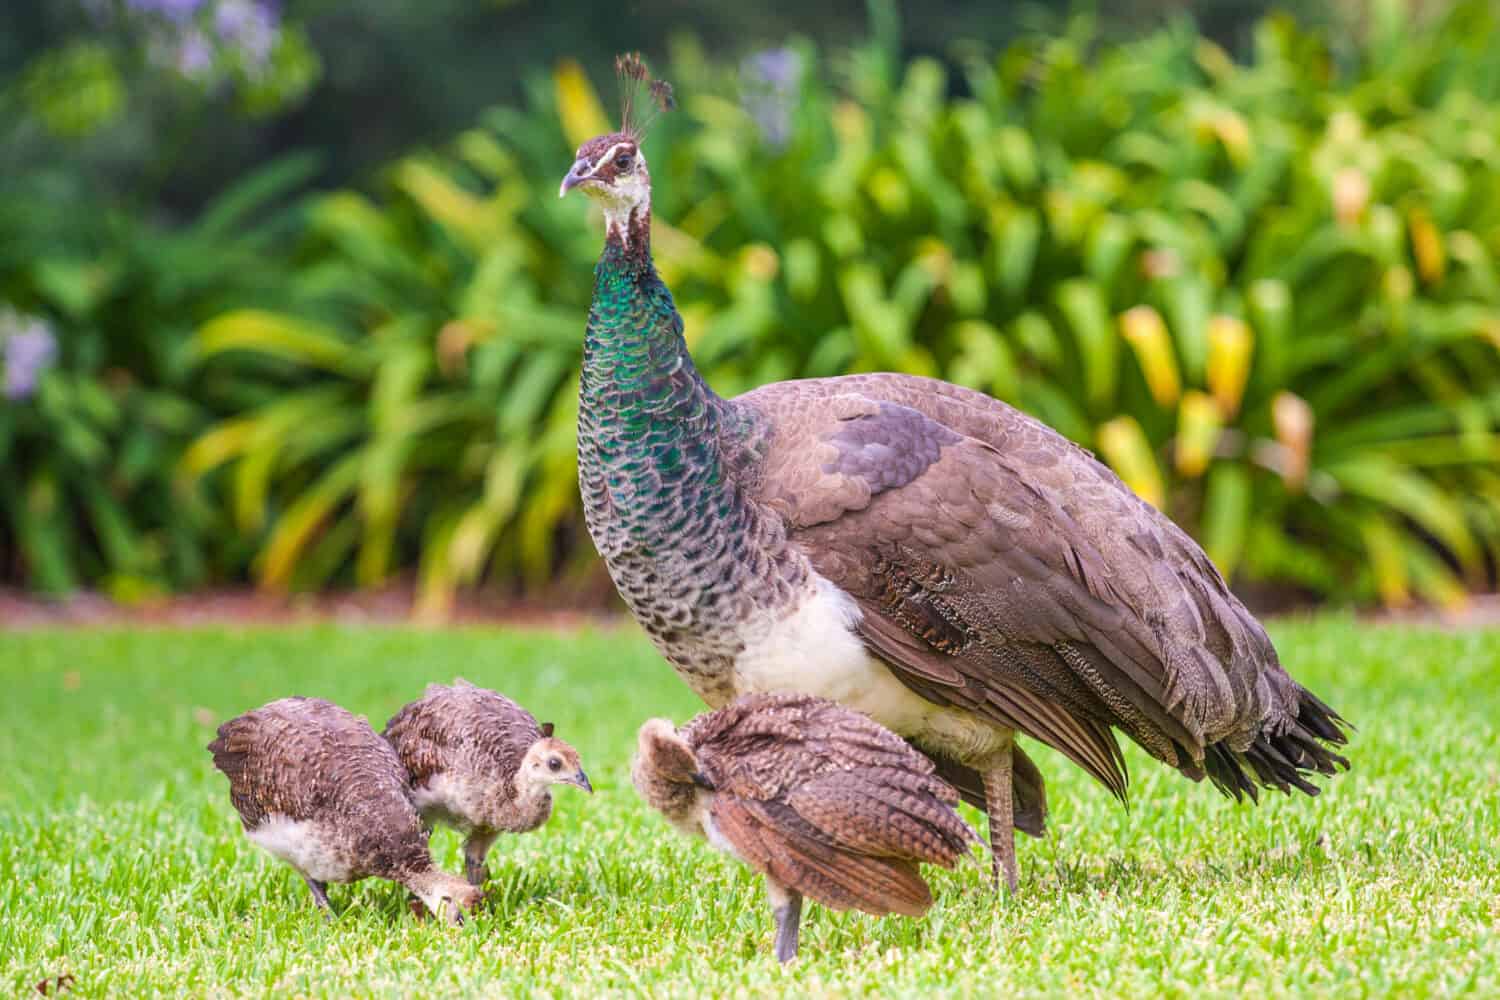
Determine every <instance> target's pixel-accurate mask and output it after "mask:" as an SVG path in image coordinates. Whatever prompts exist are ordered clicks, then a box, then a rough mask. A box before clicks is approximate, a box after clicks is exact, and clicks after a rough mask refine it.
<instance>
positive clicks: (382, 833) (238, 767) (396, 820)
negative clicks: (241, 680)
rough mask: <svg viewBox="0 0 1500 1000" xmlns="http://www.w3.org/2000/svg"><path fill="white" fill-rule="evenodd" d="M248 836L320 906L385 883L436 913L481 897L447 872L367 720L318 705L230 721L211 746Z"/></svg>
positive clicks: (402, 773) (309, 702)
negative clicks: (339, 894) (345, 888)
mask: <svg viewBox="0 0 1500 1000" xmlns="http://www.w3.org/2000/svg"><path fill="white" fill-rule="evenodd" d="M208 750H209V752H210V753H212V754H213V759H214V766H215V767H217V768H218V769H219V770H220V771H221V772H223V774H224V776H225V777H226V778H228V779H229V797H230V801H231V802H232V803H233V804H234V807H235V810H236V811H237V812H238V813H239V814H240V821H241V823H242V824H243V825H244V828H245V832H246V834H247V835H248V836H249V837H250V839H251V840H253V841H255V842H256V843H258V844H260V845H261V846H263V847H265V848H266V849H267V850H268V851H269V852H270V853H272V854H274V855H275V856H277V857H279V858H281V859H282V860H284V861H287V862H288V863H290V864H292V865H293V866H294V867H296V868H297V869H298V871H299V872H301V874H302V875H303V877H304V878H306V879H307V881H308V884H309V886H310V887H312V890H313V893H314V896H315V898H316V899H317V900H318V902H319V903H320V905H323V906H325V907H326V906H327V905H328V903H327V897H326V895H324V890H323V883H325V882H330V881H332V882H353V881H357V880H359V879H362V878H366V877H370V876H376V877H380V878H387V879H391V880H393V881H397V882H400V883H402V884H403V885H405V886H407V887H408V888H409V889H411V890H412V892H413V893H415V894H416V895H417V897H418V898H419V899H420V900H421V901H422V902H423V903H425V904H426V905H427V906H428V907H429V908H430V909H433V910H434V911H449V915H450V916H451V917H453V918H454V919H456V918H457V910H454V909H452V906H450V904H452V905H453V906H457V907H460V908H463V909H469V908H472V907H473V906H474V905H475V904H476V903H477V902H478V900H479V896H478V894H477V891H475V890H473V889H472V888H471V887H469V886H467V885H465V884H464V883H462V882H461V881H460V880H458V879H456V878H454V877H452V876H450V875H447V874H445V873H443V872H440V871H437V870H436V869H434V868H433V866H432V858H431V856H430V855H429V854H428V852H427V838H426V836H425V834H424V833H423V830H422V825H421V822H420V820H419V819H418V817H417V811H416V808H415V806H414V805H413V804H412V801H411V798H410V795H409V792H408V789H407V782H406V770H405V768H403V767H402V765H401V761H400V759H399V758H398V757H397V756H396V753H395V751H393V750H392V749H391V747H390V745H389V744H387V743H386V742H385V740H383V739H381V738H380V737H379V736H378V735H377V734H376V733H375V731H374V730H373V729H371V728H370V724H369V723H368V722H366V721H365V720H364V719H362V718H360V717H358V716H356V715H353V714H351V713H350V712H348V711H346V710H344V709H342V708H340V707H339V706H337V705H335V704H333V703H331V702H328V701H323V700H322V699H318V698H302V697H294V698H283V699H281V700H279V701H273V702H271V703H269V704H267V705H264V706H262V707H260V708H257V709H255V710H253V711H250V712H246V713H245V714H244V715H241V716H238V717H237V718H234V719H230V720H229V721H228V722H225V723H224V724H223V725H222V726H220V727H219V731H218V738H217V739H215V740H214V741H213V742H212V743H210V744H209V745H208Z"/></svg>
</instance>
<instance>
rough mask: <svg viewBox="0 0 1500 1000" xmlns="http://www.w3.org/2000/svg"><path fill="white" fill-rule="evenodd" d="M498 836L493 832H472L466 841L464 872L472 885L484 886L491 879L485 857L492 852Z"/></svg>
mask: <svg viewBox="0 0 1500 1000" xmlns="http://www.w3.org/2000/svg"><path fill="white" fill-rule="evenodd" d="M496 836H497V835H496V834H493V833H471V834H469V839H468V840H466V841H464V874H465V875H466V876H467V877H468V879H469V884H470V885H475V886H479V887H480V888H484V883H485V882H486V881H487V880H488V879H489V877H490V871H489V869H488V868H486V867H485V864H484V859H485V856H486V855H488V854H489V853H490V847H491V845H493V844H494V843H495V837H496Z"/></svg>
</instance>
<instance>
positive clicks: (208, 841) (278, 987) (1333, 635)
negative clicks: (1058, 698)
mask: <svg viewBox="0 0 1500 1000" xmlns="http://www.w3.org/2000/svg"><path fill="white" fill-rule="evenodd" d="M1273 632H1274V635H1275V638H1276V639H1277V642H1278V646H1279V648H1280V649H1281V651H1282V656H1283V658H1284V660H1285V661H1286V662H1287V663H1288V664H1289V665H1290V666H1291V668H1292V670H1293V672H1294V673H1295V674H1296V675H1297V676H1298V677H1299V678H1301V679H1302V680H1303V681H1305V682H1306V683H1307V684H1308V685H1309V686H1311V687H1312V688H1313V689H1314V690H1315V691H1317V692H1318V694H1320V695H1321V696H1322V697H1323V698H1324V699H1325V700H1327V701H1328V702H1330V703H1331V704H1333V705H1334V706H1335V707H1337V708H1338V709H1339V710H1341V711H1342V712H1343V713H1344V714H1345V715H1346V716H1347V717H1348V718H1349V719H1350V720H1351V721H1352V722H1354V723H1355V724H1356V725H1357V726H1358V732H1357V733H1356V734H1355V739H1354V743H1353V745H1352V747H1351V748H1350V753H1349V755H1350V757H1351V758H1352V760H1353V762H1354V768H1353V770H1352V771H1351V772H1349V773H1348V774H1346V775H1343V776H1341V777H1339V778H1337V779H1335V780H1334V781H1333V782H1332V783H1331V785H1329V787H1328V790H1327V791H1326V792H1325V793H1324V794H1323V795H1322V796H1320V797H1319V798H1317V799H1307V798H1305V797H1300V796H1299V797H1297V798H1295V799H1290V798H1284V797H1282V796H1280V795H1276V794H1270V795H1268V796H1266V797H1265V798H1264V799H1263V801H1262V803H1261V805H1260V806H1259V807H1258V808H1251V807H1249V806H1248V805H1239V806H1236V805H1235V804H1233V803H1231V802H1228V801H1226V800H1224V799H1222V798H1221V797H1220V796H1219V795H1217V794H1216V793H1215V792H1214V791H1213V789H1212V788H1211V787H1209V786H1207V785H1202V786H1195V785H1193V784H1192V783H1191V782H1189V781H1187V780H1185V779H1183V778H1181V777H1180V776H1178V775H1176V774H1175V772H1170V771H1167V770H1166V769H1164V768H1162V767H1161V766H1159V765H1157V764H1155V763H1154V762H1152V761H1150V760H1149V759H1147V758H1146V757H1145V755H1144V754H1141V753H1138V752H1134V748H1130V750H1128V751H1127V755H1128V757H1129V762H1130V765H1131V771H1132V774H1133V777H1134V785H1133V789H1132V791H1133V796H1132V803H1131V806H1130V808H1129V809H1128V810H1127V809H1124V808H1121V807H1120V806H1119V805H1118V804H1117V803H1116V802H1115V801H1114V800H1112V799H1111V798H1110V797H1109V796H1108V794H1107V793H1106V792H1105V791H1104V790H1103V789H1102V788H1100V787H1099V786H1097V785H1095V784H1093V783H1092V782H1091V781H1090V780H1089V779H1088V778H1086V777H1085V776H1084V775H1083V774H1082V772H1080V771H1078V770H1077V769H1076V768H1074V767H1072V766H1071V765H1069V764H1067V763H1066V762H1065V761H1063V760H1062V759H1061V758H1060V757H1058V756H1056V755H1054V754H1051V753H1049V752H1042V751H1038V752H1037V759H1038V762H1039V763H1040V764H1041V765H1042V768H1043V770H1044V772H1045V773H1046V775H1047V778H1048V783H1049V797H1050V800H1051V804H1052V816H1051V823H1050V831H1049V835H1048V837H1047V839H1046V840H1043V841H1033V840H1030V839H1027V838H1022V840H1021V843H1020V844H1019V847H1020V852H1021V864H1022V884H1021V893H1020V895H1019V897H1018V898H1016V899H1006V898H1003V897H1002V898H997V897H995V896H993V895H992V894H991V893H990V892H989V890H988V888H987V875H986V867H987V866H986V865H984V864H981V863H979V862H980V857H979V855H978V854H977V853H976V855H975V863H974V864H972V865H968V866H965V867H963V868H961V869H960V870H959V871H957V872H953V873H947V872H941V871H938V872H935V873H934V875H935V877H934V888H935V890H936V894H937V897H938V901H937V904H936V906H934V907H933V909H932V911H931V912H930V913H929V915H928V916H927V918H926V919H924V920H920V921H909V920H901V919H898V918H892V919H885V920H877V919H874V918H870V917H866V916H864V915H861V914H833V913H829V912H827V911H824V910H821V909H819V908H817V907H812V908H811V910H810V913H809V914H808V918H807V920H806V922H805V926H804V931H803V955H802V958H801V959H799V961H798V962H797V963H795V964H794V965H793V966H791V967H790V968H788V969H781V968H779V967H778V966H777V965H776V963H775V962H774V961H773V959H772V958H771V956H770V945H771V922H770V916H769V913H768V911H767V909H766V907H765V905H764V901H763V898H762V896H761V893H760V887H759V880H758V879H755V878H752V877H751V876H750V874H749V873H747V872H746V871H744V870H743V869H741V868H739V867H737V866H735V865H734V864H732V863H731V862H729V861H727V860H726V859H723V858H721V857H719V856H717V855H715V854H713V853H711V852H710V851H709V850H708V849H707V848H706V847H705V846H703V845H702V844H700V843H695V842H690V841H687V840H685V839H682V838H680V837H678V836H676V835H675V834H671V833H670V832H669V831H668V829H667V827H666V826H665V824H664V823H663V822H661V821H660V819H659V818H658V817H656V816H655V815H653V814H650V813H648V812H647V811H646V810H645V808H644V807H643V806H642V804H641V803H640V802H639V800H638V799H637V798H636V796H635V793H634V791H633V790H632V789H631V787H630V782H629V774H628V763H629V756H630V753H631V749H632V747H633V743H634V733H635V730H636V727H637V726H638V725H639V724H640V722H641V721H642V720H644V719H646V718H647V717H649V716H652V715H668V716H671V717H673V718H675V719H677V720H679V721H680V720H682V719H684V718H686V717H687V716H689V715H690V714H692V713H693V712H695V711H696V710H697V709H698V708H699V706H698V705H697V703H696V702H695V700H694V698H693V697H692V695H691V694H690V693H689V692H688V691H687V689H686V687H684V686H683V685H682V684H681V683H680V682H679V681H678V680H677V679H676V677H674V676H673V675H672V673H671V672H670V670H669V669H668V668H667V667H666V665H665V664H664V663H663V662H662V661H661V660H660V659H659V658H658V657H657V656H656V655H655V654H654V652H653V651H652V650H651V649H650V647H649V645H648V644H647V643H646V642H645V640H644V639H642V638H641V637H640V635H639V633H638V632H636V631H635V630H634V629H633V628H625V627H621V628H619V629H609V628H602V629H594V630H587V631H582V632H578V633H571V634H564V633H549V632H542V631H529V632H522V631H502V630H493V629H465V630H456V631H447V632H433V631H419V630H412V629H394V628H344V627H335V626H324V627H315V628H298V629H289V630H248V631H246V630H202V631H166V630H163V631H83V632H77V631H72V632H63V631H39V632H22V633H12V634H6V635H0V690H3V691H4V695H3V697H0V776H3V777H0V991H3V992H9V993H13V994H19V993H22V992H25V991H29V990H31V989H32V988H33V986H34V984H36V983H38V982H39V981H40V980H43V979H44V978H50V977H56V976H59V975H63V974H68V975H71V976H72V977H73V980H72V982H73V988H72V993H73V994H74V995H79V996H86V995H102V994H112V995H121V994H130V995H140V994H145V993H167V994H171V995H174V996H178V995H204V994H209V993H212V994H215V995H224V994H245V993H264V992H268V991H274V992H276V993H278V994H291V993H301V994H312V995H319V996H322V995H351V994H359V995H368V994H380V995H416V996H437V995H473V994H487V995H494V996H515V995H527V994H549V995H550V994H577V995H584V996H597V995H601V994H605V993H647V992H649V993H651V994H652V995H682V996H699V995H725V994H739V995H752V994H753V995H762V994H786V995H796V996H805V995H809V994H812V995H830V994H834V995H854V994H861V995H862V994H867V993H877V994H888V995H919V994H928V993H932V992H939V991H941V992H952V993H962V994H971V995H998V996H1004V995H1013V994H1021V995H1037V994H1054V995H1056V994H1073V995H1076V994H1079V993H1084V994H1095V995H1100V996H1117V995H1141V996H1145V995H1161V994H1168V995H1173V994H1175V995H1186V994H1192V995H1194V996H1198V995H1223V996H1239V995H1247V996H1258V995H1272V996H1274V995H1291V994H1299V995H1300V994H1304V993H1313V994H1325V995H1332V994H1338V995H1369V994H1377V995H1379V994H1388V993H1391V992H1399V993H1403V994H1407V995H1411V994H1445V995H1446V994H1458V993H1463V992H1470V993H1473V994H1476V995H1488V996H1496V995H1500V945H1497V943H1496V938H1497V934H1496V925H1497V923H1500V738H1497V722H1496V720H1500V632H1488V633H1485V632H1470V633H1452V634H1449V633H1441V632H1436V631H1418V630H1398V629H1395V628H1373V627H1370V626H1367V625H1363V624H1360V623H1356V622H1353V621H1351V620H1347V619H1341V618H1336V619H1319V620H1314V621H1309V622H1286V623H1279V624H1278V625H1277V626H1276V627H1275V628H1274V629H1273ZM455 675H462V676H465V677H468V678H469V679H471V680H473V681H475V682H477V683H481V684H486V685H491V686H494V687H496V688H499V689H500V690H503V691H505V692H507V693H509V694H511V695H512V696H514V697H516V698H517V699H519V700H520V701H522V702H523V703H524V704H526V705H527V706H529V707H530V708H532V709H533V710H534V711H535V712H536V713H537V715H538V716H539V717H541V718H544V719H550V720H552V721H554V722H556V724H557V731H558V734H559V735H560V736H562V737H564V738H566V739H568V740H570V741H572V742H573V743H574V744H575V745H576V746H577V747H578V748H579V750H580V752H581V753H582V754H583V758H584V763H585V765H586V767H587V768H588V771H589V774H590V776H591V777H592V778H593V779H594V785H595V788H596V789H597V791H596V793H595V794H594V795H593V796H592V797H587V796H584V795H582V794H581V793H577V792H575V791H574V790H572V789H563V790H561V791H560V792H559V794H558V797H557V808H556V811H555V813H554V817H553V820H552V822H551V824H550V825H548V826H547V827H544V828H543V829H542V830H541V831H539V832H537V833H534V834H529V835H526V836H524V837H517V838H509V839H502V840H501V841H500V843H499V844H498V845H497V846H496V849H495V851H494V852H493V853H492V854H491V857H490V866H491V869H492V871H493V872H494V878H493V880H492V882H491V884H490V889H489V894H490V906H489V908H488V909H487V911H486V912H484V913H483V914H482V915H480V916H479V917H477V918H476V919H471V920H470V921H469V922H468V923H467V924H465V925H464V926H462V927H460V928H450V927H446V926H442V925H440V924H438V923H436V922H433V921H429V922H426V923H419V922H417V921H415V920H413V919H412V918H411V916H410V915H409V914H408V912H407V910H406V907H405V905H404V901H405V894H404V892H403V891H402V890H400V889H399V888H398V887H396V886H393V885H391V884H390V883H385V882H379V881H366V882H363V883H360V884H358V885H355V886H334V887H331V888H330V896H331V898H332V900H333V904H334V907H335V909H336V910H338V911H339V912H340V916H339V918H338V919H337V920H336V921H335V922H333V923H331V924H330V923H325V922H324V921H323V920H322V919H321V918H320V916H319V915H318V913H317V912H316V911H315V910H314V908H313V906H312V901H311V899H310V897H309V895H308V893H307V890H306V888H305V887H304V886H303V884H302V881H301V879H300V878H298V877H297V876H296V875H295V874H294V873H293V872H292V871H291V870H290V869H288V868H286V867H284V866H282V865H280V864H277V863H275V862H273V861H272V860H271V859H270V858H269V857H268V856H266V855H264V854H262V853H261V852H260V851H259V850H258V849H256V848H254V847H253V846H252V845H251V844H250V843H249V842H248V841H246V840H245V838H244V836H243V835H242V834H241V832H240V827H239V822H238V819H237V817H236V816H235V814H234V811H233V809H232V808H231V806H230V804H229V797H228V795H227V793H226V783H225V781H224V779H223V778H222V777H221V776H220V775H219V774H218V773H217V772H215V771H214V770H213V768H212V766H211V763H210V760H209V755H208V753H207V752H206V751H205V750H204V749H203V747H204V744H206V743H207V742H208V741H209V740H210V739H211V738H212V735H213V729H214V727H215V726H216V725H217V723H218V722H219V721H220V720H221V719H222V718H225V717H227V716H230V715H233V714H235V713H238V712H240V711H243V710H245V709H247V708H250V707H253V706H255V705H258V704H261V703H262V702H265V701H267V700H270V699H272V698H276V697H279V696H282V695H287V694H293V693H301V694H309V695H321V696H324V697H327V698H331V699H334V700H336V701H338V702H340V703H341V704H343V705H345V706H347V707H348V708H350V709H352V710H354V711H356V712H360V713H364V714H366V715H368V716H369V717H370V719H371V720H372V721H373V722H375V723H376V725H377V726H379V725H381V724H383V722H384V720H385V719H386V718H387V717H388V716H389V715H390V714H391V713H392V712H394V711H395V709H396V708H398V707H399V706H400V705H401V704H402V703H403V702H404V701H405V700H407V699H409V698H411V697H414V696H416V695H417V694H418V693H420V691H421V690H422V687H423V685H424V684H425V683H426V682H427V681H430V680H449V679H451V678H452V677H454V676H455ZM969 815H970V818H971V819H973V818H974V817H973V814H972V813H971V814H969ZM433 844H434V848H435V849H436V851H437V852H438V856H439V861H440V863H442V864H443V865H445V866H447V867H448V868H449V869H450V870H452V871H455V872H457V871H461V870H462V866H461V861H460V857H459V852H458V838H457V837H456V836H455V835H453V834H451V833H449V832H439V833H438V834H437V835H435V836H434V838H433Z"/></svg>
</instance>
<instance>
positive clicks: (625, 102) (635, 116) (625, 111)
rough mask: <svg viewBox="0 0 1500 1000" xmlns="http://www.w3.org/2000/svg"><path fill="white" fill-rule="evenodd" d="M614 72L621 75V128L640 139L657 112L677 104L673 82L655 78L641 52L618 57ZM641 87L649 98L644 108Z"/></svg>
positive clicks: (622, 130)
mask: <svg viewBox="0 0 1500 1000" xmlns="http://www.w3.org/2000/svg"><path fill="white" fill-rule="evenodd" d="M615 74H616V75H617V76H618V77H619V78H620V131H621V132H624V133H625V134H626V135H628V136H630V137H631V138H633V139H635V140H636V141H637V142H639V141H640V140H641V139H642V138H643V137H644V136H645V134H646V130H647V129H649V128H650V127H651V123H652V122H654V121H656V116H657V115H659V114H661V113H662V112H664V111H671V110H672V109H673V108H675V107H676V106H677V101H676V99H675V98H674V97H673V96H672V85H671V84H670V83H668V82H667V81H665V80H653V79H652V78H651V72H650V70H648V69H646V62H645V60H643V59H642V58H641V54H640V53H639V52H629V53H626V54H625V55H622V56H616V57H615ZM642 88H644V89H645V91H646V97H647V100H646V101H645V102H644V107H642V106H640V105H641V104H642V103H643V102H642V101H641V90H642Z"/></svg>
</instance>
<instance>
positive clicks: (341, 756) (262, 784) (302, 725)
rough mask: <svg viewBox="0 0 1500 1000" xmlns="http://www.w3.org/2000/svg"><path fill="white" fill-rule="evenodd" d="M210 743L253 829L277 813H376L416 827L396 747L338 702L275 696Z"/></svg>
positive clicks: (311, 815)
mask: <svg viewBox="0 0 1500 1000" xmlns="http://www.w3.org/2000/svg"><path fill="white" fill-rule="evenodd" d="M208 749H209V752H210V753H212V754H213V758H214V766H215V767H217V768H218V769H219V770H220V771H222V772H223V773H224V776H225V777H227V778H228V779H229V797H230V800H231V801H232V802H233V803H234V807H235V809H236V810H237V811H238V812H239V814H240V819H241V820H242V821H243V823H244V825H245V828H246V829H247V830H249V829H254V828H255V827H256V826H258V825H260V823H261V822H262V821H263V820H264V819H265V818H266V817H267V816H268V815H272V814H277V815H282V816H286V817H288V818H290V819H294V820H307V819H313V818H327V817H330V816H334V815H363V814H369V815H372V816H377V815H378V816H380V817H382V823H383V825H386V826H391V825H392V824H391V823H390V822H389V819H390V817H394V818H395V819H397V820H399V821H400V822H399V823H396V824H394V825H395V826H397V827H405V826H410V828H411V830H412V831H415V830H416V828H417V825H416V824H417V819H416V813H415V811H414V810H413V809H412V807H411V805H410V804H409V802H408V801H407V799H406V797H405V792H404V789H405V787H406V775H405V772H404V770H403V769H402V767H401V762H400V761H399V760H398V759H397V757H396V755H395V753H394V752H393V751H392V749H391V748H390V746H389V745H387V744H386V742H385V741H384V740H382V739H381V738H380V737H379V736H377V735H376V733H375V731H374V730H373V729H371V728H370V724H369V723H368V722H366V721H365V720H364V719H361V718H359V717H358V716H356V715H353V714H351V713H350V712H347V711H345V710H344V709H342V708H340V707H339V706H337V705H334V704H332V703H331V702H327V701H323V700H321V699H317V698H283V699H281V700H279V701H273V702H271V703H270V704H267V705H264V706H262V707H261V708H257V709H255V710H253V711H250V712H246V713H245V714H244V715H241V716H238V717H237V718H234V719H231V720H229V721H228V722H226V723H224V724H223V725H222V726H220V727H219V733H218V738H217V739H215V740H214V741H213V742H212V743H210V744H209V745H208Z"/></svg>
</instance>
